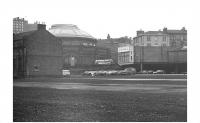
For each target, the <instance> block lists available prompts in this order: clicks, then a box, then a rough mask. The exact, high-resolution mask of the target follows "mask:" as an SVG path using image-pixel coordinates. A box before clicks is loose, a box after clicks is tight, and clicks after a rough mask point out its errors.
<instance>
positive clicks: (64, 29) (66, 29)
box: [49, 24, 95, 39]
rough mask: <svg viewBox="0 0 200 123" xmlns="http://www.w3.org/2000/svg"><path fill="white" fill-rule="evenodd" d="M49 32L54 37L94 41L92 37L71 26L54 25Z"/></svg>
mask: <svg viewBox="0 0 200 123" xmlns="http://www.w3.org/2000/svg"><path fill="white" fill-rule="evenodd" d="M49 32H50V33H52V34H53V35H54V36H56V37H82V38H91V39H95V38H94V37H93V36H91V35H90V34H88V33H87V32H85V31H83V30H80V29H79V28H78V27H77V26H76V25H73V24H54V25H52V26H51V28H50V29H49Z"/></svg>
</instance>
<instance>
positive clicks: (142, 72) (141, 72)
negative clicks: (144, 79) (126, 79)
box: [139, 70, 148, 74]
mask: <svg viewBox="0 0 200 123" xmlns="http://www.w3.org/2000/svg"><path fill="white" fill-rule="evenodd" d="M139 73H140V74H148V71H147V70H143V71H140V72H139Z"/></svg>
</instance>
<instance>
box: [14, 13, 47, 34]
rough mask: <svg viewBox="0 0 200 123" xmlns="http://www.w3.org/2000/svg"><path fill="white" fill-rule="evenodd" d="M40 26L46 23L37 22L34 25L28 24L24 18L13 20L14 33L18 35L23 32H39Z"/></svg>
mask: <svg viewBox="0 0 200 123" xmlns="http://www.w3.org/2000/svg"><path fill="white" fill-rule="evenodd" d="M38 24H45V23H44V22H41V23H40V22H37V21H36V22H35V23H33V24H30V23H28V21H27V20H25V19H24V18H19V17H16V18H13V33H14V34H18V33H22V32H29V31H34V30H38Z"/></svg>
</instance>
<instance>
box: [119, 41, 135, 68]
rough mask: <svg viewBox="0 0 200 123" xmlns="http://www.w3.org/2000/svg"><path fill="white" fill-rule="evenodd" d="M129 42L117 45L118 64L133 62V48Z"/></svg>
mask: <svg viewBox="0 0 200 123" xmlns="http://www.w3.org/2000/svg"><path fill="white" fill-rule="evenodd" d="M133 48H134V47H133V45H130V44H119V47H118V64H119V65H125V64H126V65H127V64H133V63H134V49H133Z"/></svg>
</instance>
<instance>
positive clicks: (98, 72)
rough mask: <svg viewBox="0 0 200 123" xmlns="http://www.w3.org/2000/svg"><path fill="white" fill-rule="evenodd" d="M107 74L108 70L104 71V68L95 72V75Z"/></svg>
mask: <svg viewBox="0 0 200 123" xmlns="http://www.w3.org/2000/svg"><path fill="white" fill-rule="evenodd" d="M105 75H106V71H103V70H101V71H96V72H95V73H94V76H105Z"/></svg>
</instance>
